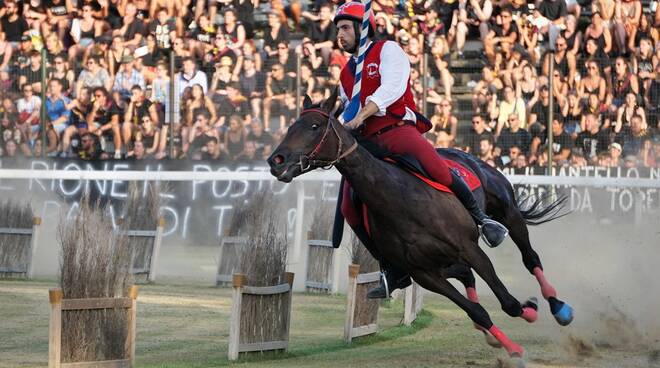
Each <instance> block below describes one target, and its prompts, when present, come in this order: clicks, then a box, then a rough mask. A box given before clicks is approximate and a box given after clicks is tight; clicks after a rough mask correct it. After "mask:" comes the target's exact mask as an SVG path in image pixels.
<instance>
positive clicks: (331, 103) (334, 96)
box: [321, 86, 339, 113]
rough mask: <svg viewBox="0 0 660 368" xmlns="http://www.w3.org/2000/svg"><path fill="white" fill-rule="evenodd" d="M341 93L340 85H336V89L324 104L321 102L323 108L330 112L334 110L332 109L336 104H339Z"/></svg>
mask: <svg viewBox="0 0 660 368" xmlns="http://www.w3.org/2000/svg"><path fill="white" fill-rule="evenodd" d="M338 95H339V86H337V87H335V89H334V91H332V93H331V94H330V97H328V99H327V100H325V101H323V104H321V110H323V111H326V112H328V113H330V112H332V110H334V109H335V105H336V104H337V96H338Z"/></svg>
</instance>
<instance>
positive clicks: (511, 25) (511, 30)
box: [483, 7, 519, 64]
mask: <svg viewBox="0 0 660 368" xmlns="http://www.w3.org/2000/svg"><path fill="white" fill-rule="evenodd" d="M499 17H500V19H501V20H502V24H501V25H497V24H496V25H494V26H493V27H492V28H491V30H490V32H488V34H487V35H486V37H485V38H484V39H483V42H484V53H485V54H486V57H487V58H488V61H489V62H490V64H494V63H495V55H496V53H497V47H498V46H499V45H500V44H501V43H502V42H508V44H509V45H514V44H515V43H516V42H517V41H518V38H519V35H518V26H516V23H515V22H513V19H512V18H511V9H509V8H508V7H504V8H502V10H501V11H500V15H499Z"/></svg>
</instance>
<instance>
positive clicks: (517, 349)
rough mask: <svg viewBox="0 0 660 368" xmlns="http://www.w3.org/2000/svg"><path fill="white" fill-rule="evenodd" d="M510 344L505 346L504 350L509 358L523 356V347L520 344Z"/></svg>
mask: <svg viewBox="0 0 660 368" xmlns="http://www.w3.org/2000/svg"><path fill="white" fill-rule="evenodd" d="M511 345H512V346H509V347H506V346H505V349H506V352H507V353H509V357H511V358H521V359H522V357H523V356H525V349H523V347H522V346H520V345H518V344H515V343H512V344H511Z"/></svg>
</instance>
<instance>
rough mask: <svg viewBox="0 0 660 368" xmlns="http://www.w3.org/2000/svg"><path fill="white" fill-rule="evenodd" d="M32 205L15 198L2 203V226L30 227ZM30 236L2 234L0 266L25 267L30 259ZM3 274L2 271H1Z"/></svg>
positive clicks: (0, 219)
mask: <svg viewBox="0 0 660 368" xmlns="http://www.w3.org/2000/svg"><path fill="white" fill-rule="evenodd" d="M32 215H33V214H32V206H31V205H30V203H25V204H21V203H19V202H17V201H13V200H11V199H10V200H5V201H3V202H2V203H1V204H0V227H5V228H11V229H30V228H31V227H32ZM29 250H30V237H29V236H25V235H16V234H0V268H7V269H14V270H15V269H23V268H25V265H26V263H27V261H28V252H29ZM0 275H1V273H0Z"/></svg>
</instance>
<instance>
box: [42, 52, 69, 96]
mask: <svg viewBox="0 0 660 368" xmlns="http://www.w3.org/2000/svg"><path fill="white" fill-rule="evenodd" d="M54 78H57V79H59V80H60V81H62V90H63V91H64V95H65V96H67V97H71V96H72V95H73V87H74V85H75V81H76V77H75V73H74V72H73V70H71V69H69V62H68V60H67V59H66V58H65V57H64V56H62V55H58V56H56V57H55V58H54V59H53V68H52V69H51V70H50V72H49V74H48V79H49V80H50V79H54Z"/></svg>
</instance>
